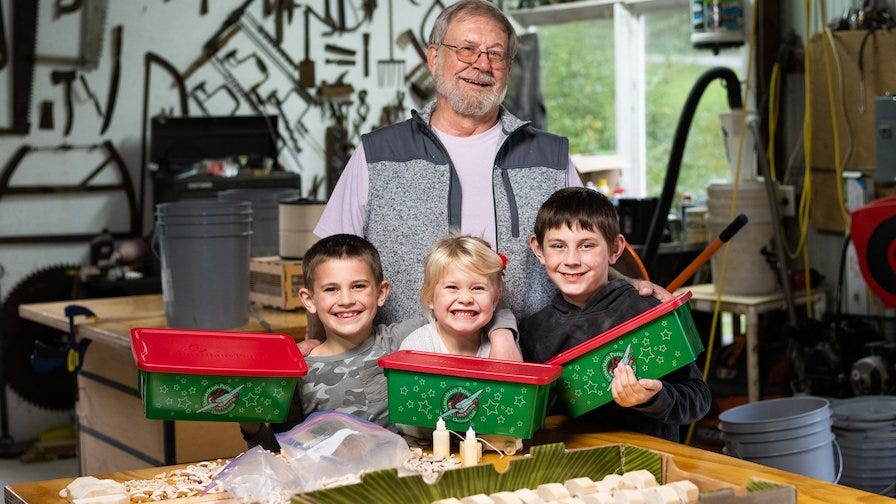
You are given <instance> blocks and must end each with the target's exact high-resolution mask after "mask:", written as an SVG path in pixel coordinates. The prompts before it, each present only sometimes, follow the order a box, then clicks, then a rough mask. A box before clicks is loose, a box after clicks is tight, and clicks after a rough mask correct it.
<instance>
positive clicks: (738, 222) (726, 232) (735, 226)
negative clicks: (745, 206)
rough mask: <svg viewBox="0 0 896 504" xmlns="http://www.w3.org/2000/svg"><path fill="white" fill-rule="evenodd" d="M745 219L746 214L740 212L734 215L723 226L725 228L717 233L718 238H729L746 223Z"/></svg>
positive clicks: (724, 239) (724, 240)
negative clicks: (731, 219) (729, 221)
mask: <svg viewBox="0 0 896 504" xmlns="http://www.w3.org/2000/svg"><path fill="white" fill-rule="evenodd" d="M747 220H748V219H747V216H746V215H744V214H740V215H738V216H737V217H735V218H734V220H733V221H731V223H730V224H728V225H727V226H725V229H723V230H722V232H721V233H719V239H720V240H722V241H723V242H727V241H728V240H730V239H731V237H732V236H734V235H735V234H737V232H738V231H740V228H742V227H744V224H746V223H747Z"/></svg>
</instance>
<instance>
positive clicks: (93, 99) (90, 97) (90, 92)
mask: <svg viewBox="0 0 896 504" xmlns="http://www.w3.org/2000/svg"><path fill="white" fill-rule="evenodd" d="M78 82H80V83H81V87H82V88H84V93H85V94H86V95H87V99H88V100H90V103H92V104H93V108H94V110H96V113H97V115H98V116H100V117H103V108H102V107H100V101H99V100H98V99H97V97H96V94H94V92H93V89H91V88H90V84H88V83H87V79H86V78H84V74H78Z"/></svg>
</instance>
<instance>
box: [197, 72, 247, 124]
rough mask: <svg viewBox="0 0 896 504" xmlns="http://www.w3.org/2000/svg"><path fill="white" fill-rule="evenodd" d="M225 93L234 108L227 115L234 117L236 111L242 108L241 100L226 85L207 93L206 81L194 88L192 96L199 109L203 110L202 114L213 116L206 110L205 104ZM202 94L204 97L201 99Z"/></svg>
mask: <svg viewBox="0 0 896 504" xmlns="http://www.w3.org/2000/svg"><path fill="white" fill-rule="evenodd" d="M220 91H223V92H224V93H226V94H227V96H229V97H230V100H231V101H232V102H233V108H232V109H231V110H230V112H228V113H227V114H226V115H234V114H236V111H237V110H239V108H240V98H239V97H238V96H237V95H236V94H234V92H233V91H231V90H230V88H229V87H227V86H226V85H225V84H221V85H220V86H218V87H216V88H215V89H213V90H211V91H207V90H206V89H205V81H202V82H200V83H199V84H197V85H196V86H194V87H193V89H192V91H190V96H191V97H192V98H193V100H194V101H195V102H196V104H197V105H199V108H200V109H201V110H202V113H203V114H205V115H206V116H210V115H212V114H211V113H210V112H209V111H208V109H207V108H205V103H206V102H207V101H209V100H211V99H212V97H214V96H215V95H216V94H218V92H220ZM200 94H201V96H202V97H200Z"/></svg>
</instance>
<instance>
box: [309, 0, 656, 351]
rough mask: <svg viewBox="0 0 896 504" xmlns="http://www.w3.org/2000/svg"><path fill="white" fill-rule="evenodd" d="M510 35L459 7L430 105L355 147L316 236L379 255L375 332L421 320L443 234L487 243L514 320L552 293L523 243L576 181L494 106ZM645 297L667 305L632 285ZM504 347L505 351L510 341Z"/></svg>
mask: <svg viewBox="0 0 896 504" xmlns="http://www.w3.org/2000/svg"><path fill="white" fill-rule="evenodd" d="M516 50H517V36H516V32H515V31H514V29H513V26H512V25H511V23H510V22H509V20H508V19H507V18H506V17H505V16H504V14H503V13H502V12H501V11H500V10H499V9H497V8H496V7H495V6H494V5H493V4H492V3H490V2H488V1H485V0H462V1H460V2H457V3H455V4H452V5H450V6H449V7H447V8H446V9H445V10H444V11H443V12H442V13H441V14H440V15H439V16H438V18H437V19H436V21H435V24H434V26H433V29H432V33H431V34H430V37H429V47H428V49H427V65H428V67H429V71H430V73H431V74H432V76H433V80H434V82H435V88H436V97H435V99H434V100H433V101H432V102H430V103H428V104H427V105H425V106H424V107H423V109H422V110H420V111H419V112H417V111H413V112H412V117H411V118H410V119H408V120H406V121H403V122H401V123H397V124H394V125H391V126H387V127H384V128H381V129H378V130H376V131H373V132H371V133H368V134H365V135H363V136H362V138H361V143H360V144H359V145H358V146H357V148H356V149H355V152H354V153H353V155H352V157H351V159H350V160H349V162H348V163H347V165H346V167H345V170H344V171H343V174H342V176H341V177H340V179H339V181H338V182H337V184H336V187H335V189H334V191H333V194H332V195H331V196H330V199H329V202H328V204H327V206H326V209H325V210H324V213H323V215H322V217H321V219H320V221H319V222H318V224H317V227H316V228H315V229H314V233H315V235H317V236H318V237H321V238H322V237H325V236H330V235H333V234H336V233H351V234H356V235H360V236H364V237H365V238H367V239H368V240H370V241H371V242H372V243H373V244H374V245H375V246H376V247H377V249H378V250H379V252H380V255H381V257H382V261H383V269H384V272H385V276H386V279H388V280H390V281H391V282H392V292H391V294H390V296H389V298H388V299H387V301H386V305H385V306H384V307H383V308H382V309H381V310H380V312H379V315H378V317H379V319H380V321H381V322H383V323H391V322H397V321H402V320H407V319H410V318H413V317H419V316H420V301H419V292H420V286H421V284H422V279H423V264H424V257H425V255H426V253H427V251H428V250H429V248H430V246H431V245H432V244H433V243H435V242H437V241H438V240H439V239H440V238H443V237H445V236H446V235H448V234H449V232H458V231H459V232H460V233H463V234H468V235H472V236H476V237H480V238H483V239H485V240H486V241H488V242H489V243H490V244H491V245H492V247H493V248H494V249H495V251H496V252H499V253H501V254H503V255H504V256H506V258H507V267H506V270H505V272H504V274H505V282H506V285H507V292H506V295H505V296H504V300H505V301H504V303H505V306H506V307H507V308H509V309H510V310H511V311H512V312H513V314H514V315H515V316H516V317H517V318H522V317H525V316H527V315H529V314H531V313H534V312H535V311H537V310H539V309H540V308H542V307H543V306H544V305H545V304H546V303H547V302H548V301H549V300H550V299H551V296H552V295H553V293H554V292H555V289H554V287H553V285H552V284H551V282H550V281H549V280H548V278H547V276H546V275H545V272H544V268H543V267H541V264H540V263H539V262H538V259H537V258H536V257H535V256H534V255H533V254H532V252H531V250H530V248H529V244H528V240H529V236H530V235H531V233H532V227H533V225H534V222H535V215H536V213H537V212H538V208H539V206H540V205H541V204H542V202H544V201H545V200H546V199H547V198H548V196H550V195H551V194H553V192H554V191H556V190H557V189H560V188H562V187H567V186H581V185H582V182H581V179H580V178H579V175H578V173H577V172H576V170H575V167H574V166H573V164H572V162H571V160H570V158H569V143H568V141H567V139H566V138H564V137H560V136H557V135H552V134H550V133H546V132H544V131H540V130H538V129H536V128H534V127H533V126H532V125H531V124H530V123H529V122H527V121H523V120H521V119H519V118H517V117H515V116H514V115H513V114H511V113H510V112H508V111H507V109H505V108H504V107H503V106H502V102H503V100H504V96H505V94H506V92H507V77H508V75H510V68H511V64H512V61H513V58H514V56H515V54H516ZM638 287H639V290H640V292H641V293H642V295H645V296H649V295H653V293H654V291H656V292H658V294H657V296H658V297H662V296H664V295H668V293H667V292H665V291H664V290H662V289H661V288H659V287H657V286H655V285H653V284H651V283H650V282H639V285H638ZM490 338H491V341H492V352H491V354H490V357H492V358H514V359H518V357H519V354H518V353H517V354H515V355H514V352H515V351H516V345H515V344H512V343H511V344H507V340H506V339H504V340H503V342H504V343H503V344H497V345H496V339H498V338H513V334H512V333H511V332H510V331H507V330H497V331H493V332H492V333H491V335H490ZM511 341H512V340H511Z"/></svg>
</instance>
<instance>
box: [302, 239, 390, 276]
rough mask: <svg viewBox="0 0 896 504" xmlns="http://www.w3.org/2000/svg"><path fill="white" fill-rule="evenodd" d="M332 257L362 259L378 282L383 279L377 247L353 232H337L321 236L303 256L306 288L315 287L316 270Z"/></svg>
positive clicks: (303, 273) (303, 274)
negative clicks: (324, 236)
mask: <svg viewBox="0 0 896 504" xmlns="http://www.w3.org/2000/svg"><path fill="white" fill-rule="evenodd" d="M331 259H360V260H362V261H364V262H365V263H367V265H368V266H370V271H372V272H373V277H374V279H376V282H377V283H381V282H382V281H383V264H382V263H381V262H380V253H379V252H378V251H377V250H376V247H374V246H373V244H372V243H370V242H369V241H367V240H366V239H364V238H362V237H360V236H356V235H352V234H335V235H332V236H328V237H326V238H321V239H320V240H319V241H318V242H317V243H315V244H314V245H312V246H311V247H310V248H309V249H308V251H307V252H305V257H303V258H302V277H303V278H304V280H305V288H306V289H312V288H314V271H315V270H316V269H317V267H318V266H320V265H321V263H323V262H324V261H328V260H331Z"/></svg>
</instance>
